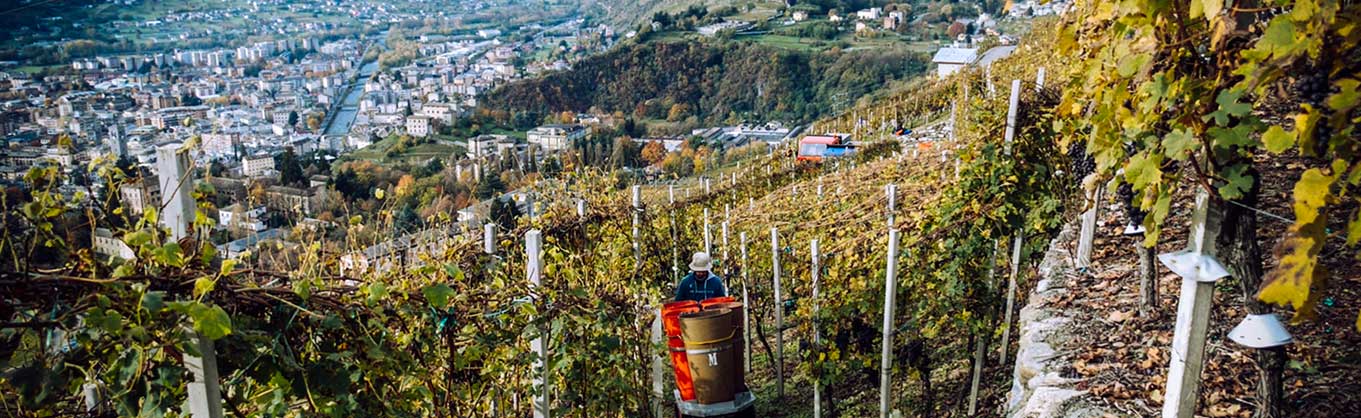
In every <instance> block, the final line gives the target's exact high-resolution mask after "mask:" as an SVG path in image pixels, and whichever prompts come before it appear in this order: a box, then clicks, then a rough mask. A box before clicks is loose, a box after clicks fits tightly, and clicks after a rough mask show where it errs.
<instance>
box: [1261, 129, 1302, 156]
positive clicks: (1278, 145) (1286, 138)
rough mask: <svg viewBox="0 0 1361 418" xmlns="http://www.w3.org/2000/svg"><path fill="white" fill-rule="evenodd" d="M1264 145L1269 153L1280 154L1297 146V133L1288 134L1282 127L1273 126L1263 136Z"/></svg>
mask: <svg viewBox="0 0 1361 418" xmlns="http://www.w3.org/2000/svg"><path fill="white" fill-rule="evenodd" d="M1262 144H1264V145H1266V150H1267V151H1268V152H1271V153H1272V154H1280V153H1282V152H1285V151H1286V150H1288V149H1290V147H1293V146H1295V133H1294V132H1286V130H1285V128H1282V127H1280V125H1271V127H1270V128H1267V130H1266V133H1263V134H1262Z"/></svg>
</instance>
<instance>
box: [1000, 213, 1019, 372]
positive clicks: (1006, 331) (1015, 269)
mask: <svg viewBox="0 0 1361 418" xmlns="http://www.w3.org/2000/svg"><path fill="white" fill-rule="evenodd" d="M1024 242H1025V236H1024V235H1021V232H1020V231H1017V232H1016V236H1015V237H1014V238H1012V243H1011V277H1010V278H1009V279H1007V312H1006V314H1005V315H1003V317H1004V318H1006V319H1005V320H1003V322H1002V357H1001V360H999V361H998V364H1002V365H1006V364H1007V344H1008V342H1010V341H1011V312H1012V310H1013V309H1015V308H1014V307H1015V305H1016V281H1017V280H1018V279H1019V278H1020V277H1018V276H1020V274H1021V245H1023V244H1024Z"/></svg>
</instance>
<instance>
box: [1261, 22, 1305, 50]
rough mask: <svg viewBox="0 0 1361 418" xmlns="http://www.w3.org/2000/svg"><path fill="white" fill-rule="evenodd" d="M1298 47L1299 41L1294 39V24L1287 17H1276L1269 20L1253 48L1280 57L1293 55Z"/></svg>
mask: <svg viewBox="0 0 1361 418" xmlns="http://www.w3.org/2000/svg"><path fill="white" fill-rule="evenodd" d="M1299 47H1300V41H1299V39H1298V38H1296V37H1295V22H1291V21H1290V19H1289V18H1288V17H1287V16H1277V17H1276V18H1275V19H1271V23H1270V24H1269V25H1267V28H1266V31H1265V32H1263V33H1262V38H1261V39H1260V40H1258V41H1257V45H1256V47H1255V48H1256V49H1257V50H1260V51H1264V52H1270V53H1271V54H1272V55H1275V56H1277V57H1280V56H1286V55H1292V54H1294V53H1295V50H1297V49H1299Z"/></svg>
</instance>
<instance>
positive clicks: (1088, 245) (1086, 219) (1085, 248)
mask: <svg viewBox="0 0 1361 418" xmlns="http://www.w3.org/2000/svg"><path fill="white" fill-rule="evenodd" d="M1105 192H1106V186H1104V185H1099V186H1096V190H1092V191H1090V192H1088V193H1087V197H1088V200H1087V203H1088V204H1090V205H1092V206H1091V207H1090V208H1088V209H1087V211H1086V212H1082V230H1081V231H1080V232H1079V234H1078V242H1077V268H1078V269H1080V270H1086V269H1089V268H1091V266H1092V242H1093V241H1094V240H1095V239H1096V220H1097V217H1098V216H1100V208H1101V195H1102V194H1104V193H1105Z"/></svg>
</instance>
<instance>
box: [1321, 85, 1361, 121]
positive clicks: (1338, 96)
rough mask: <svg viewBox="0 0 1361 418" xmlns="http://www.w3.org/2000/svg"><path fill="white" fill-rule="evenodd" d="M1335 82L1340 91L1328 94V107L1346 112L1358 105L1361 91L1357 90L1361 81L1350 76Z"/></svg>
mask: <svg viewBox="0 0 1361 418" xmlns="http://www.w3.org/2000/svg"><path fill="white" fill-rule="evenodd" d="M1335 84H1336V85H1337V88H1338V92H1337V93H1333V95H1331V96H1328V107H1329V108H1332V109H1333V110H1335V111H1337V112H1338V113H1344V114H1345V113H1347V112H1349V111H1351V109H1352V108H1354V107H1356V105H1357V103H1358V102H1361V92H1358V91H1357V87H1358V85H1361V81H1357V80H1356V79H1351V78H1348V79H1343V80H1339V81H1338V82H1337V83H1335Z"/></svg>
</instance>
